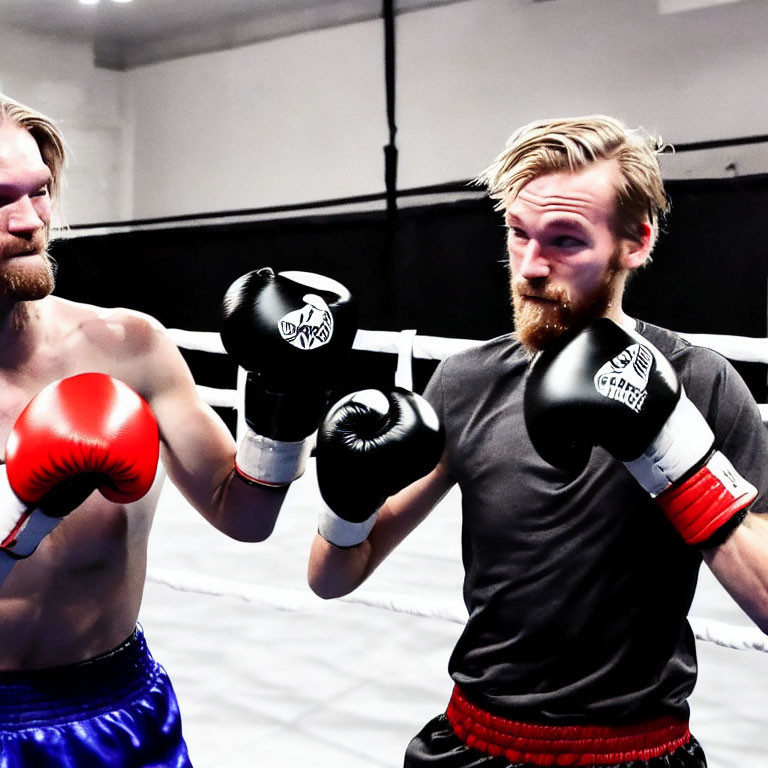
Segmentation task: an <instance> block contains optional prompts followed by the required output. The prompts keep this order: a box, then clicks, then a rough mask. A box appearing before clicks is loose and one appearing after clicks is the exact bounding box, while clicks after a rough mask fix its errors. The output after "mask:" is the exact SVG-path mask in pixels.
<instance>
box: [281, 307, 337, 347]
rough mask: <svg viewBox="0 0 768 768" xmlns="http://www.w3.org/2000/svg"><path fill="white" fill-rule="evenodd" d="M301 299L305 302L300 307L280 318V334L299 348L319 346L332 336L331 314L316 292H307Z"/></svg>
mask: <svg viewBox="0 0 768 768" xmlns="http://www.w3.org/2000/svg"><path fill="white" fill-rule="evenodd" d="M303 299H304V301H306V302H307V303H306V304H305V305H304V306H303V307H302V308H301V309H295V310H293V312H289V313H288V314H287V315H284V316H283V317H282V318H281V319H280V322H279V324H278V327H279V331H280V335H281V336H282V337H283V338H284V339H285V340H286V341H287V342H288V343H289V344H291V345H293V346H294V347H298V348H299V349H314V348H315V347H321V346H323V344H327V343H328V342H329V341H330V340H331V336H333V315H332V314H331V311H330V309H329V308H328V305H327V304H326V303H325V301H324V300H323V299H322V298H321V297H320V296H318V295H317V294H316V293H308V294H306V295H305V296H304V297H303Z"/></svg>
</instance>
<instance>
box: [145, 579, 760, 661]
mask: <svg viewBox="0 0 768 768" xmlns="http://www.w3.org/2000/svg"><path fill="white" fill-rule="evenodd" d="M147 581H151V582H153V583H155V584H162V585H164V586H166V587H170V588H171V589H175V590H178V591H179V592H195V593H197V594H201V595H210V596H213V597H230V598H236V599H238V600H243V601H245V602H247V603H253V604H256V605H263V606H266V607H268V608H273V609H274V610H278V611H289V612H317V611H321V610H322V609H323V607H324V606H326V607H327V606H329V605H330V603H329V602H328V601H326V600H322V599H321V598H319V597H317V596H316V595H314V594H313V593H312V592H311V591H310V590H309V589H307V590H306V591H303V590H299V589H291V588H287V587H266V586H262V585H257V584H249V583H247V582H242V581H231V580H228V579H217V578H212V577H210V576H200V575H199V574H195V573H190V572H188V571H179V570H169V569H163V568H150V569H149V570H148V572H147ZM333 602H334V603H339V602H341V603H351V604H354V605H364V606H366V607H367V608H378V609H379V610H384V611H390V612H392V613H404V614H408V615H409V616H418V617H421V618H427V619H440V620H441V621H448V622H451V623H452V624H462V625H463V624H465V623H466V620H467V612H466V609H465V608H464V607H463V606H462V605H457V604H456V602H455V601H450V600H434V599H432V600H430V601H429V602H427V601H425V600H424V599H423V598H421V597H415V596H413V595H402V594H394V593H390V592H367V591H365V590H358V591H356V592H353V593H352V594H350V595H346V596H344V597H339V598H336V600H334V601H333ZM688 621H689V623H690V625H691V628H692V629H693V634H694V636H695V637H696V639H698V640H702V641H705V642H709V643H714V644H715V645H719V646H721V647H723V648H731V649H734V650H739V651H763V652H764V653H768V636H766V635H764V634H763V633H762V632H761V631H760V630H759V629H757V627H743V626H736V625H733V624H726V623H725V622H722V621H715V620H714V619H702V618H697V617H693V616H689V617H688Z"/></svg>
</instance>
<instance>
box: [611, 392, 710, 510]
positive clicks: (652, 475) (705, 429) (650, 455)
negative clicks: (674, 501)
mask: <svg viewBox="0 0 768 768" xmlns="http://www.w3.org/2000/svg"><path fill="white" fill-rule="evenodd" d="M714 442H715V435H714V433H713V432H712V430H711V429H710V427H709V424H707V422H706V420H705V419H704V417H703V416H702V415H701V412H700V411H699V409H698V408H696V406H695V405H694V404H693V403H692V402H691V401H690V400H689V399H688V398H687V397H686V395H685V392H682V393H681V395H680V400H678V402H677V405H676V406H675V410H674V411H672V414H671V415H670V417H669V418H668V419H667V421H666V422H665V424H664V426H663V427H662V428H661V431H660V432H659V434H658V435H657V436H656V437H655V438H654V440H653V442H652V443H651V444H650V445H649V446H648V448H647V449H646V451H645V453H643V454H642V455H641V456H640V457H639V458H637V459H634V460H633V461H627V462H624V463H625V466H626V467H627V469H628V470H629V471H630V472H631V473H632V476H633V477H634V478H635V480H637V482H638V483H640V485H641V486H642V487H643V488H645V490H646V491H648V493H649V494H650V495H651V496H652V497H654V498H655V497H656V496H658V495H659V494H660V493H662V492H663V491H665V490H666V489H667V488H669V486H670V485H672V483H675V482H676V481H677V480H679V479H680V478H681V477H683V475H685V474H686V473H687V472H689V471H690V470H691V469H693V468H694V467H696V466H697V465H698V464H699V462H700V461H701V460H702V459H703V458H704V457H705V456H707V454H708V453H709V452H710V450H711V449H712V445H713V444H714Z"/></svg>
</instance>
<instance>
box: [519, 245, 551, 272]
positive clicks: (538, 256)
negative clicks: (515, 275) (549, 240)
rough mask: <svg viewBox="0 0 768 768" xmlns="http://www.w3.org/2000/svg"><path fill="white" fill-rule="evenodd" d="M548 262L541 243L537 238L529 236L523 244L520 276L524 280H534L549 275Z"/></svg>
mask: <svg viewBox="0 0 768 768" xmlns="http://www.w3.org/2000/svg"><path fill="white" fill-rule="evenodd" d="M549 271H550V270H549V262H548V261H547V259H546V258H545V256H544V253H543V252H542V249H541V244H540V243H539V242H538V240H535V239H533V238H531V239H530V240H529V241H528V242H527V243H526V244H525V250H524V251H523V257H522V260H521V261H520V277H524V278H525V279H526V280H535V279H536V278H540V277H548V276H549Z"/></svg>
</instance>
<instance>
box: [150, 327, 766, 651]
mask: <svg viewBox="0 0 768 768" xmlns="http://www.w3.org/2000/svg"><path fill="white" fill-rule="evenodd" d="M167 333H168V334H169V336H170V337H171V339H172V340H173V341H174V343H175V344H176V345H177V346H179V347H183V348H184V349H192V350H197V351H200V352H213V353H217V354H224V353H225V350H224V346H223V344H222V343H221V339H220V338H219V334H218V333H215V332H209V331H184V330H179V329H177V328H171V329H168V331H167ZM680 335H681V336H682V337H683V338H685V339H687V340H688V341H690V342H691V343H692V344H696V345H697V346H705V347H709V348H710V349H714V350H715V351H716V352H719V353H720V354H721V355H723V356H724V357H727V358H729V359H731V360H739V361H742V362H754V363H766V364H768V339H762V338H749V337H743V336H725V335H722V336H720V335H716V334H693V333H681V334H680ZM481 343H482V342H480V341H477V340H474V339H448V338H443V337H439V336H419V335H418V334H416V332H415V331H413V330H408V331H402V332H399V333H398V332H395V331H363V330H360V331H358V332H357V335H356V336H355V341H354V344H353V349H356V350H363V351H367V352H388V353H392V354H396V355H397V356H398V365H397V373H396V384H398V385H399V386H404V385H405V384H403V382H405V383H407V382H410V381H412V373H411V371H410V370H409V365H408V363H409V353H410V358H418V359H422V360H442V359H443V358H445V357H448V356H449V355H452V354H454V353H456V352H459V351H461V350H464V349H468V348H469V347H473V346H476V345H478V344H481ZM243 383H244V372H243V371H242V369H238V384H237V389H233V390H227V389H214V388H212V387H203V386H200V385H198V387H197V389H198V392H200V396H201V397H202V398H203V400H205V402H207V403H208V404H209V405H213V406H222V407H230V408H236V409H237V410H238V423H239V424H240V422H241V421H242V409H241V408H239V403H241V402H242V396H243V392H242V390H243ZM758 407H759V408H760V412H761V415H762V417H763V421H768V404H760V405H759V406H758ZM147 580H148V581H151V582H154V583H156V584H163V585H165V586H168V587H170V588H172V589H176V590H180V591H183V592H195V593H198V594H204V595H212V596H216V597H234V598H238V599H240V600H245V601H246V602H249V603H256V604H259V605H264V606H268V607H270V608H274V609H275V610H280V611H317V610H318V609H320V608H321V607H322V606H323V605H327V603H326V601H324V600H322V599H320V598H319V597H316V596H315V595H314V594H313V593H312V592H311V591H310V590H309V589H307V590H306V591H302V590H297V589H287V588H278V587H266V586H262V585H256V584H248V583H245V582H236V581H230V580H226V579H216V578H212V577H209V576H200V575H198V574H194V573H191V572H188V571H171V570H164V569H157V568H150V569H149V570H148V572H147ZM334 602H344V603H355V604H359V605H364V606H367V607H369V608H379V609H382V610H387V611H392V612H395V613H406V614H409V615H412V616H420V617H425V618H435V619H441V620H443V621H449V622H453V623H455V624H464V623H465V622H466V610H465V609H464V607H463V606H461V605H459V606H457V604H456V603H455V602H448V601H431V602H430V603H429V604H428V603H427V602H426V601H425V600H423V599H422V598H419V597H413V596H411V595H398V594H393V593H375V592H366V591H364V590H358V591H356V592H354V593H353V594H351V595H347V596H345V597H340V598H338V599H337V601H334ZM688 620H689V622H690V624H691V628H692V629H693V633H694V635H695V637H696V638H697V639H698V640H702V641H705V642H710V643H714V644H715V645H719V646H722V647H724V648H733V649H736V650H753V651H763V652H764V653H768V636H766V635H765V634H763V633H762V632H761V631H760V630H759V629H758V628H757V627H745V626H736V625H733V624H726V623H725V622H722V621H715V620H714V619H703V618H697V617H689V619H688Z"/></svg>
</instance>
